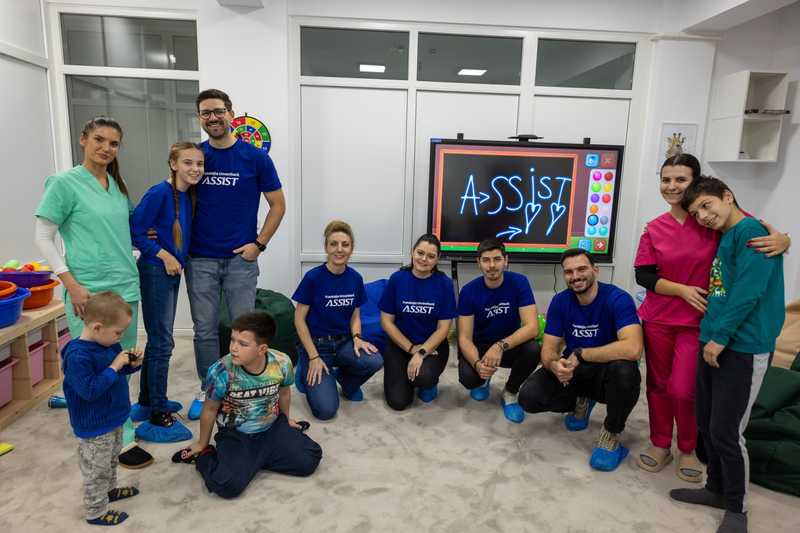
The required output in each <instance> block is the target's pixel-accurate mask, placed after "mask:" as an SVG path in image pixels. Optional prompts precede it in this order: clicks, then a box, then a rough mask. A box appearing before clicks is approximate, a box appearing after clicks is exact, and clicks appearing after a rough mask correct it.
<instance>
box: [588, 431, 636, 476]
mask: <svg viewBox="0 0 800 533" xmlns="http://www.w3.org/2000/svg"><path fill="white" fill-rule="evenodd" d="M627 455H628V448H626V447H625V446H623V445H622V444H620V443H619V435H617V434H615V433H611V432H609V431H608V430H607V429H606V428H603V429H602V430H601V431H600V436H599V437H598V439H597V444H596V445H595V448H594V449H593V450H592V457H591V458H590V459H589V465H590V466H591V467H592V468H594V469H595V470H601V471H603V472H611V471H612V470H616V469H617V467H618V466H619V464H620V463H621V462H622V460H623V459H625V457H627Z"/></svg>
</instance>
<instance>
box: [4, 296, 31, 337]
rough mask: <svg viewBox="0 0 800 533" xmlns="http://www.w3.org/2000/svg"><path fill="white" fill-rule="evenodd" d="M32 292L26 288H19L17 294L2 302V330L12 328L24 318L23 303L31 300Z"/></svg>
mask: <svg viewBox="0 0 800 533" xmlns="http://www.w3.org/2000/svg"><path fill="white" fill-rule="evenodd" d="M30 295H31V291H29V290H28V289H26V288H25V287H17V292H15V293H14V295H13V296H9V297H8V298H5V299H3V300H0V328H5V327H7V326H10V325H12V324H14V323H16V322H17V320H19V317H20V316H22V303H23V302H24V301H25V299H26V298H29V297H30Z"/></svg>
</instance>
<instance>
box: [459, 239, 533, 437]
mask: <svg viewBox="0 0 800 533" xmlns="http://www.w3.org/2000/svg"><path fill="white" fill-rule="evenodd" d="M478 267H479V268H480V269H481V273H482V274H483V275H482V276H481V277H479V278H475V279H474V280H472V281H470V282H469V283H467V284H466V285H464V287H463V288H462V289H461V293H460V294H459V296H458V381H460V382H461V384H462V385H464V386H465V387H466V388H467V389H469V394H470V396H471V397H472V399H473V400H476V401H479V402H480V401H483V400H485V399H487V398H488V397H489V381H490V380H491V379H492V376H493V375H494V373H495V372H497V368H498V367H503V368H511V373H510V374H509V376H508V381H506V386H505V388H504V389H503V398H502V400H501V405H502V406H503V414H504V415H505V417H506V418H507V419H508V420H509V421H511V422H514V423H516V424H519V423H520V422H522V421H523V420H524V418H525V411H523V410H522V408H521V407H520V405H519V403H518V400H517V394H518V393H519V387H520V385H522V382H524V381H525V380H526V379H527V378H528V376H530V375H531V373H532V372H533V371H534V370H535V369H536V366H537V365H538V364H539V345H538V344H536V341H535V340H534V339H535V338H536V335H538V334H539V322H538V320H537V318H536V317H537V316H538V315H537V313H536V301H535V300H534V299H533V290H532V289H531V284H530V283H529V282H528V278H526V277H525V276H523V275H522V274H517V273H516V272H509V271H507V270H506V268H507V267H508V254H507V253H506V248H505V246H504V245H503V243H502V242H500V241H499V240H497V239H495V238H490V239H485V240H483V241H482V242H481V243H480V244H479V245H478Z"/></svg>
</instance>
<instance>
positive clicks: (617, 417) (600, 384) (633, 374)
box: [519, 360, 642, 433]
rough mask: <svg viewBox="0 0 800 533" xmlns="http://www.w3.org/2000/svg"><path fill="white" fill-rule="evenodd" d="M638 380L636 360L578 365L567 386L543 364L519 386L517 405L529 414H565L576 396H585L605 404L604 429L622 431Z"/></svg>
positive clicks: (634, 400) (633, 402)
mask: <svg viewBox="0 0 800 533" xmlns="http://www.w3.org/2000/svg"><path fill="white" fill-rule="evenodd" d="M641 383H642V375H641V374H640V373H639V365H638V364H637V363H636V361H622V360H619V361H610V362H608V363H583V364H580V365H578V367H577V368H576V369H575V373H574V374H573V376H572V380H571V381H570V382H569V384H567V386H566V387H565V386H564V385H562V384H561V382H560V381H558V378H557V377H556V376H555V374H553V373H552V372H550V371H549V370H547V369H546V368H544V367H543V368H540V369H539V370H537V371H536V372H534V373H533V375H532V376H531V377H530V378H528V380H527V381H526V382H525V383H524V384H523V385H522V388H520V391H519V405H520V406H521V407H522V408H523V409H524V410H525V411H527V412H529V413H542V412H548V411H549V412H554V413H567V412H569V411H572V410H573V409H575V400H576V399H577V398H578V396H588V397H590V398H592V399H593V400H595V401H598V402H600V403H604V404H606V406H607V409H606V419H605V422H604V423H603V425H604V426H605V428H606V429H607V430H608V431H609V432H611V433H622V430H624V429H625V422H627V420H628V417H629V416H630V414H631V411H633V408H634V406H636V402H637V401H638V400H639V391H640V389H641Z"/></svg>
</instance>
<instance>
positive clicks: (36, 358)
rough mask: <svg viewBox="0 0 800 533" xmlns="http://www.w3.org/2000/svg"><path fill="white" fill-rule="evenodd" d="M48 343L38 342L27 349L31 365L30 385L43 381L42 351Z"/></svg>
mask: <svg viewBox="0 0 800 533" xmlns="http://www.w3.org/2000/svg"><path fill="white" fill-rule="evenodd" d="M49 344H50V342H49V341H39V342H37V343H34V344H31V345H30V347H29V348H28V353H29V354H30V364H31V385H34V386H35V385H36V384H38V383H39V382H40V381H42V380H43V379H44V349H45V348H47V346H48V345H49Z"/></svg>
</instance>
